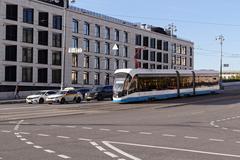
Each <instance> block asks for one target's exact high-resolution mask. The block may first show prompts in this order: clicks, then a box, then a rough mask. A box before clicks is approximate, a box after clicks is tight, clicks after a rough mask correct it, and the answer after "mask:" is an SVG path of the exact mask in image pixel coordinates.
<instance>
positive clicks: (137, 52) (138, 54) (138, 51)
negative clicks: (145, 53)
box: [135, 48, 142, 59]
mask: <svg viewBox="0 0 240 160" xmlns="http://www.w3.org/2000/svg"><path fill="white" fill-rule="evenodd" d="M135 58H136V59H141V58H142V49H141V48H135Z"/></svg>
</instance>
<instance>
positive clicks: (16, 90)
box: [14, 85, 20, 99]
mask: <svg viewBox="0 0 240 160" xmlns="http://www.w3.org/2000/svg"><path fill="white" fill-rule="evenodd" d="M14 96H15V99H18V98H20V96H19V87H18V85H16V87H15V91H14Z"/></svg>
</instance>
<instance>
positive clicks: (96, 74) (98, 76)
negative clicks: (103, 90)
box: [94, 73, 100, 85]
mask: <svg viewBox="0 0 240 160" xmlns="http://www.w3.org/2000/svg"><path fill="white" fill-rule="evenodd" d="M94 84H95V85H100V73H95V75H94Z"/></svg>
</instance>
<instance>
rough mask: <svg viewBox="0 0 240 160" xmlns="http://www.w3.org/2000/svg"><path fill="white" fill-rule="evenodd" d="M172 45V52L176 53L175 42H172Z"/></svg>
mask: <svg viewBox="0 0 240 160" xmlns="http://www.w3.org/2000/svg"><path fill="white" fill-rule="evenodd" d="M172 47H173V49H172V52H173V53H176V52H177V44H176V43H174V44H173V45H172Z"/></svg>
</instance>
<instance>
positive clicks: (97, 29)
mask: <svg viewBox="0 0 240 160" xmlns="http://www.w3.org/2000/svg"><path fill="white" fill-rule="evenodd" d="M95 36H96V37H100V26H99V25H97V24H96V25H95Z"/></svg>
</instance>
